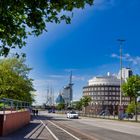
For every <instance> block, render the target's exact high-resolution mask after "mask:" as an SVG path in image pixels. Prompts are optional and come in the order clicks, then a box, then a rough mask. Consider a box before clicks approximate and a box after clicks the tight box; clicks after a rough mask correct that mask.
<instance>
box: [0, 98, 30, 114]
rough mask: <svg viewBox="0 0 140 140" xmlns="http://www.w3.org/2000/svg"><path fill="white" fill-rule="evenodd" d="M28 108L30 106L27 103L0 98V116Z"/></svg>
mask: <svg viewBox="0 0 140 140" xmlns="http://www.w3.org/2000/svg"><path fill="white" fill-rule="evenodd" d="M30 108H31V105H30V103H29V102H26V101H20V100H14V99H9V98H0V114H5V113H12V112H17V111H19V110H23V109H24V110H25V109H30Z"/></svg>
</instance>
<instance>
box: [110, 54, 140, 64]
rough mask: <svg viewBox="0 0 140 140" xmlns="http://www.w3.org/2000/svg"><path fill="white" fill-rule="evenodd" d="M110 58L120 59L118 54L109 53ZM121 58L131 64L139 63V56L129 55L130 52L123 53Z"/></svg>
mask: <svg viewBox="0 0 140 140" xmlns="http://www.w3.org/2000/svg"><path fill="white" fill-rule="evenodd" d="M111 57H112V58H117V59H120V56H119V55H118V54H114V53H113V54H111ZM122 59H123V60H124V61H126V62H130V63H132V64H133V65H140V56H131V55H130V54H128V53H127V54H124V55H123V56H122Z"/></svg>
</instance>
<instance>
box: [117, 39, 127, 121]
mask: <svg viewBox="0 0 140 140" xmlns="http://www.w3.org/2000/svg"><path fill="white" fill-rule="evenodd" d="M117 41H118V42H119V46H120V108H119V118H120V119H122V117H121V116H122V113H123V106H122V90H121V86H122V45H123V42H125V40H124V39H118V40H117Z"/></svg>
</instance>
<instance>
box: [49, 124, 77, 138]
mask: <svg viewBox="0 0 140 140" xmlns="http://www.w3.org/2000/svg"><path fill="white" fill-rule="evenodd" d="M49 122H50V123H51V124H53V125H54V126H56V127H57V128H59V129H61V130H62V131H64V132H66V133H67V134H69V135H70V136H72V137H73V138H75V139H76V140H80V139H79V138H77V137H76V136H74V135H73V134H71V133H69V132H68V131H66V130H65V129H63V128H61V127H60V126H58V125H56V124H54V123H53V122H51V121H49Z"/></svg>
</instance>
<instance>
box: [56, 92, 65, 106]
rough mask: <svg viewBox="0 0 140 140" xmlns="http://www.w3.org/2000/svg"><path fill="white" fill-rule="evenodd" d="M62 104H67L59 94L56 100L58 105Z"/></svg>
mask: <svg viewBox="0 0 140 140" xmlns="http://www.w3.org/2000/svg"><path fill="white" fill-rule="evenodd" d="M60 103H65V100H64V98H63V97H62V95H61V94H59V95H58V97H57V98H56V104H60Z"/></svg>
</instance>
